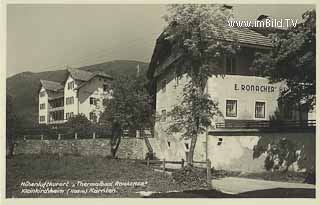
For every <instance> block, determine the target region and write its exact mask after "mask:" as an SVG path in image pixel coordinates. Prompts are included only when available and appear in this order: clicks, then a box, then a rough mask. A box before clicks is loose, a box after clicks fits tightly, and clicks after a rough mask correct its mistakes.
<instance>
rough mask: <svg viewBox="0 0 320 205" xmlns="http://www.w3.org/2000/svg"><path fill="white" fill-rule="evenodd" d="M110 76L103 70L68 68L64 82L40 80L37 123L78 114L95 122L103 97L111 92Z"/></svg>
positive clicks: (102, 109) (107, 96) (65, 118)
mask: <svg viewBox="0 0 320 205" xmlns="http://www.w3.org/2000/svg"><path fill="white" fill-rule="evenodd" d="M111 80H112V77H111V76H109V75H107V74H105V73H101V72H94V73H93V72H89V71H84V70H79V69H68V75H67V78H66V79H65V80H64V81H63V83H59V82H54V81H48V80H40V82H41V87H40V90H39V124H58V123H63V122H66V121H67V120H68V119H69V118H70V117H72V116H74V115H77V114H84V115H85V116H86V117H87V118H88V119H90V120H91V121H93V122H97V121H98V120H99V117H100V114H101V113H102V112H103V111H104V106H103V100H104V99H106V98H109V97H110V96H111V93H110V82H111Z"/></svg>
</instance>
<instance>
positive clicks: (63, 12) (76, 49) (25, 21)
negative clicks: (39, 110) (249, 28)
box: [7, 4, 314, 77]
mask: <svg viewBox="0 0 320 205" xmlns="http://www.w3.org/2000/svg"><path fill="white" fill-rule="evenodd" d="M233 6H234V7H233V9H234V15H235V18H236V19H242V20H252V19H256V18H257V17H258V16H259V15H260V14H265V15H269V16H272V17H273V18H276V19H281V18H293V19H300V20H301V15H302V13H303V12H305V11H306V10H308V9H310V8H314V6H313V5H233ZM165 12H166V7H165V5H94V4H92V5H74V4H73V5H66V4H65V5H62V4H61V5H59V4H55V5H40V4H38V5H37V4H33V5H31V4H29V5H26V4H25V5H22V4H15V5H13V4H11V5H8V7H7V77H10V76H12V75H15V74H17V73H21V72H26V71H31V72H42V71H50V70H59V69H64V68H65V67H66V66H67V65H68V66H69V67H74V68H77V67H81V66H84V65H93V64H97V63H102V62H107V61H112V60H137V61H143V62H150V58H151V55H152V52H153V49H154V46H155V41H156V39H157V37H158V36H159V34H160V33H161V32H162V31H163V29H164V27H165V25H166V24H165V22H164V20H163V18H162V16H163V15H164V14H165Z"/></svg>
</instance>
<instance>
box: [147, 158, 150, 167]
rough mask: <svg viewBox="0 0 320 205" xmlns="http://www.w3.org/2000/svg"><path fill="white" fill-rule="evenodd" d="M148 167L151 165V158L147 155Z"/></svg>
mask: <svg viewBox="0 0 320 205" xmlns="http://www.w3.org/2000/svg"><path fill="white" fill-rule="evenodd" d="M147 167H150V159H149V157H147Z"/></svg>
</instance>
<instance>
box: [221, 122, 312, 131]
mask: <svg viewBox="0 0 320 205" xmlns="http://www.w3.org/2000/svg"><path fill="white" fill-rule="evenodd" d="M315 127H316V120H306V121H292V120H288V121H284V120H283V121H280V120H279V121H269V120H263V121H257V120H225V122H222V123H216V128H217V129H292V128H298V129H301V128H302V129H303V128H315Z"/></svg>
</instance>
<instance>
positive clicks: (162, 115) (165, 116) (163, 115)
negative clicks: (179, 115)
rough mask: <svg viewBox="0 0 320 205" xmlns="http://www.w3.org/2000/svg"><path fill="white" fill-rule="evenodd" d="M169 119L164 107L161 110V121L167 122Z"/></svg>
mask: <svg viewBox="0 0 320 205" xmlns="http://www.w3.org/2000/svg"><path fill="white" fill-rule="evenodd" d="M166 121H167V110H166V109H162V110H161V117H160V122H166Z"/></svg>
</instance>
